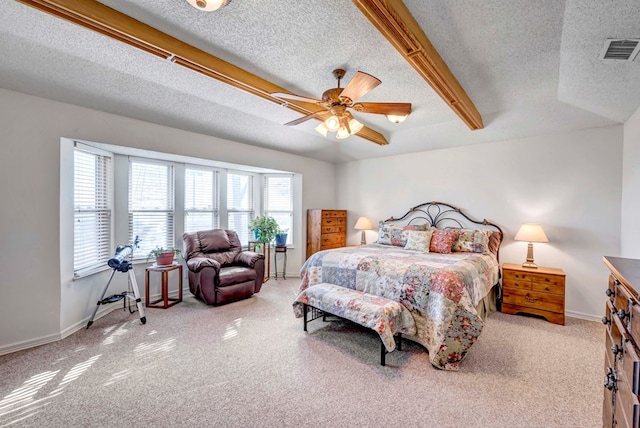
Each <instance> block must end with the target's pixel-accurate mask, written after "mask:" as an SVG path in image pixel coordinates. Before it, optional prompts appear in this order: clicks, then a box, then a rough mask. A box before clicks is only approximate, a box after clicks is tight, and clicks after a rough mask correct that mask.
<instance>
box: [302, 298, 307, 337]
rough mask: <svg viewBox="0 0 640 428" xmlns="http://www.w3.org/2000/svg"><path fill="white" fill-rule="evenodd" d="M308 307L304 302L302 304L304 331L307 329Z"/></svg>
mask: <svg viewBox="0 0 640 428" xmlns="http://www.w3.org/2000/svg"><path fill="white" fill-rule="evenodd" d="M308 309H309V305H307V304H306V303H303V304H302V313H303V317H304V331H307V310H308Z"/></svg>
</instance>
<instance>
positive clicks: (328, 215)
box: [322, 210, 347, 219]
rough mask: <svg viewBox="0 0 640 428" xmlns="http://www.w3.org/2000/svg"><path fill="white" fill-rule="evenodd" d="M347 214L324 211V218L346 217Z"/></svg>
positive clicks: (339, 211) (344, 212) (341, 211)
mask: <svg viewBox="0 0 640 428" xmlns="http://www.w3.org/2000/svg"><path fill="white" fill-rule="evenodd" d="M346 215H347V213H346V211H343V210H323V211H322V218H323V219H324V218H331V217H346Z"/></svg>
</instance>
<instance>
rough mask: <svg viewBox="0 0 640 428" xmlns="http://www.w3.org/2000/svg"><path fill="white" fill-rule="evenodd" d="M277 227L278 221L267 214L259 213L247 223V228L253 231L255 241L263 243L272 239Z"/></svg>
mask: <svg viewBox="0 0 640 428" xmlns="http://www.w3.org/2000/svg"><path fill="white" fill-rule="evenodd" d="M279 229H280V228H279V227H278V222H276V220H275V219H274V218H273V217H270V216H267V215H259V216H257V217H255V218H254V219H253V220H252V221H251V223H249V230H250V231H251V232H254V236H255V238H256V241H259V242H262V243H264V244H267V243H269V242H271V241H273V239H274V238H275V237H276V233H277V232H278V230H279Z"/></svg>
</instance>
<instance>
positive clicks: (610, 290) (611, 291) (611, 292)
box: [604, 288, 613, 297]
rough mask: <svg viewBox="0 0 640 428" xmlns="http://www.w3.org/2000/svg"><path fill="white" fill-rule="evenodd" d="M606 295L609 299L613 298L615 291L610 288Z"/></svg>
mask: <svg viewBox="0 0 640 428" xmlns="http://www.w3.org/2000/svg"><path fill="white" fill-rule="evenodd" d="M604 294H606V295H607V297H611V296H613V290H612V289H610V288H607V291H605V292H604Z"/></svg>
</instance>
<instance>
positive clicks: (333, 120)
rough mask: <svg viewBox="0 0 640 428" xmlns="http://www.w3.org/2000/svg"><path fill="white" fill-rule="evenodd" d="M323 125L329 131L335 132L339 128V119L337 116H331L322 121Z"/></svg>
mask: <svg viewBox="0 0 640 428" xmlns="http://www.w3.org/2000/svg"><path fill="white" fill-rule="evenodd" d="M324 126H326V127H327V130H329V131H331V132H336V131H337V130H338V129H340V119H338V117H337V116H335V115H334V116H331V117H329V118H328V119H327V120H325V121H324Z"/></svg>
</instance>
